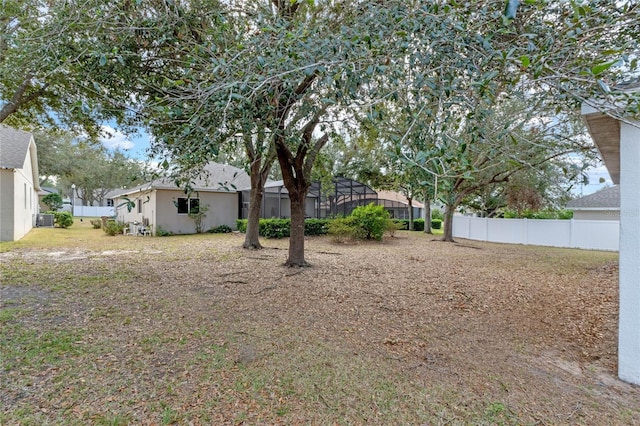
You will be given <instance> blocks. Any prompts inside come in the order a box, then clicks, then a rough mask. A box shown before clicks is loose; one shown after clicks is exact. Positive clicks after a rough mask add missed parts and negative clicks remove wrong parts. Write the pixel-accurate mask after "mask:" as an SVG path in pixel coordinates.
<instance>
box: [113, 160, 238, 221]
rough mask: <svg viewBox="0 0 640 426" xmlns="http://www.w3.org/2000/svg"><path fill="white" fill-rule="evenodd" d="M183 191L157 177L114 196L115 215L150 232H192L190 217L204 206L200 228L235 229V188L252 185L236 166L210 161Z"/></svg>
mask: <svg viewBox="0 0 640 426" xmlns="http://www.w3.org/2000/svg"><path fill="white" fill-rule="evenodd" d="M191 186H192V189H191V192H190V193H188V194H187V193H185V191H184V190H183V189H182V188H179V187H178V186H177V185H176V184H175V183H174V182H173V181H172V180H170V179H167V178H164V179H157V180H154V181H153V182H151V183H147V184H144V185H140V186H137V187H135V188H131V189H124V190H120V191H119V192H118V193H117V194H114V195H113V200H114V205H115V208H116V217H117V219H118V220H120V221H123V222H125V223H130V222H137V223H139V224H142V225H144V226H146V227H148V228H149V229H150V231H151V233H152V234H155V233H156V232H157V231H158V230H159V229H161V230H164V231H167V232H171V233H174V234H192V233H195V232H196V225H195V222H194V220H193V219H191V218H190V217H189V212H192V211H194V210H195V209H201V208H203V207H206V208H207V211H206V212H205V216H204V218H203V219H202V229H203V230H205V231H206V230H209V229H211V228H214V227H216V226H220V225H227V226H229V227H231V228H235V221H236V219H237V218H238V217H239V216H238V210H239V205H240V202H241V198H240V194H239V192H238V189H241V188H248V187H250V186H251V180H250V178H249V175H248V174H247V173H246V172H245V171H244V170H241V169H238V168H237V167H233V166H229V165H224V164H218V163H209V164H207V165H206V166H205V167H204V169H203V173H202V174H201V175H200V177H198V178H197V179H195V180H194V181H193V182H192V185H191Z"/></svg>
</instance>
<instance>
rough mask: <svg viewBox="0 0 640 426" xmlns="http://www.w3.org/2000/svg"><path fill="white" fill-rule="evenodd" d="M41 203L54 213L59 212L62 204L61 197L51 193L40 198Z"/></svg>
mask: <svg viewBox="0 0 640 426" xmlns="http://www.w3.org/2000/svg"><path fill="white" fill-rule="evenodd" d="M42 203H43V204H45V205H46V206H47V207H49V210H51V211H54V212H55V211H58V210H60V209H61V208H62V204H63V202H62V197H61V196H60V194H58V193H57V192H52V193H51V194H47V195H45V196H44V197H42Z"/></svg>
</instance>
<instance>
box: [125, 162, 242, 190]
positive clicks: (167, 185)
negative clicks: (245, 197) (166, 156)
mask: <svg viewBox="0 0 640 426" xmlns="http://www.w3.org/2000/svg"><path fill="white" fill-rule="evenodd" d="M191 186H192V188H193V190H194V191H212V192H236V191H240V190H242V189H246V188H250V187H251V178H250V177H249V175H248V174H247V173H246V172H245V171H244V170H242V169H239V168H237V167H233V166H229V165H227V164H220V163H209V164H207V165H206V166H205V167H204V168H203V171H202V173H201V174H200V176H199V177H197V178H196V179H193V180H192V183H191ZM153 189H170V190H182V189H183V188H180V187H178V186H177V185H176V184H175V182H174V181H173V180H172V179H170V178H161V179H156V180H154V181H153V182H150V183H145V184H142V185H139V186H136V187H135V188H130V189H123V190H118V191H116V192H115V193H113V194H112V197H114V198H116V197H122V196H123V195H127V194H132V193H136V192H144V191H149V190H153Z"/></svg>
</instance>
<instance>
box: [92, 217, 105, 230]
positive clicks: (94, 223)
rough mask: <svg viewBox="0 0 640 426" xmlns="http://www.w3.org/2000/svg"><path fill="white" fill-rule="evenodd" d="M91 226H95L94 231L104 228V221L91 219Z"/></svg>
mask: <svg viewBox="0 0 640 426" xmlns="http://www.w3.org/2000/svg"><path fill="white" fill-rule="evenodd" d="M90 222H91V226H93V229H100V228H102V219H91V221H90Z"/></svg>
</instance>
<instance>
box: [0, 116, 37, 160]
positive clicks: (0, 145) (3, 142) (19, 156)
mask: <svg viewBox="0 0 640 426" xmlns="http://www.w3.org/2000/svg"><path fill="white" fill-rule="evenodd" d="M32 139H33V136H32V135H31V133H28V132H23V131H22V130H16V129H14V128H12V127H8V126H5V125H0V167H1V168H3V169H21V168H22V166H24V160H25V159H26V158H27V152H28V151H29V145H30V144H31V140H32Z"/></svg>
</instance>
